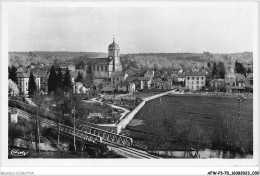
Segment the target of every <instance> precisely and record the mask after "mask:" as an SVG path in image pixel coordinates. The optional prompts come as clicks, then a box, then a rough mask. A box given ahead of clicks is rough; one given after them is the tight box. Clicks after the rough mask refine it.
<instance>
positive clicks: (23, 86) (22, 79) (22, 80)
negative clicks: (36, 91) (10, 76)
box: [16, 70, 29, 95]
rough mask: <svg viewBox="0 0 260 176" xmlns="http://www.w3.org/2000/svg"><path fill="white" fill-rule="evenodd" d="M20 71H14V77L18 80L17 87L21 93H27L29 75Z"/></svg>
mask: <svg viewBox="0 0 260 176" xmlns="http://www.w3.org/2000/svg"><path fill="white" fill-rule="evenodd" d="M20 71H21V70H19V72H17V73H16V77H17V80H18V88H19V91H20V93H21V94H23V95H28V91H29V90H28V86H29V85H28V84H29V75H28V74H26V73H24V72H20Z"/></svg>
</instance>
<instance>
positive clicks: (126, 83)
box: [117, 81, 130, 86]
mask: <svg viewBox="0 0 260 176" xmlns="http://www.w3.org/2000/svg"><path fill="white" fill-rule="evenodd" d="M129 85H130V83H129V82H128V81H122V82H120V83H118V84H117V86H129Z"/></svg>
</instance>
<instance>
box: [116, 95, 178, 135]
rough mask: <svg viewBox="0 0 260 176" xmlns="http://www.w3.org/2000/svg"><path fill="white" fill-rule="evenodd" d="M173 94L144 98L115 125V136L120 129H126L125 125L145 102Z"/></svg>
mask: <svg viewBox="0 0 260 176" xmlns="http://www.w3.org/2000/svg"><path fill="white" fill-rule="evenodd" d="M174 92H175V90H171V91H168V92H164V93H160V94H157V95H153V96H150V97H147V98H144V99H143V101H142V102H141V103H140V104H139V105H138V106H137V107H136V108H135V109H133V110H132V111H131V112H130V113H129V114H128V115H127V116H126V117H125V118H124V119H123V120H122V121H121V122H119V123H118V124H117V134H119V133H120V132H121V130H122V128H125V127H126V125H127V124H128V123H129V122H130V121H131V120H132V119H133V118H134V116H135V114H137V113H138V112H139V110H140V109H141V108H142V107H143V106H144V105H145V103H146V102H147V101H150V100H153V99H155V98H159V97H162V96H164V95H167V94H169V93H174Z"/></svg>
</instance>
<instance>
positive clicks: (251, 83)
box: [246, 73, 253, 85]
mask: <svg viewBox="0 0 260 176" xmlns="http://www.w3.org/2000/svg"><path fill="white" fill-rule="evenodd" d="M246 79H247V80H248V81H249V84H250V85H253V73H249V74H248V75H247V76H246Z"/></svg>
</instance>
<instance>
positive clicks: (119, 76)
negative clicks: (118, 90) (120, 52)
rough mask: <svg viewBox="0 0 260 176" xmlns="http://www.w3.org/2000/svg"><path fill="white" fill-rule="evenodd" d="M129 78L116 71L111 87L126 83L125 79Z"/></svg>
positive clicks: (123, 73)
mask: <svg viewBox="0 0 260 176" xmlns="http://www.w3.org/2000/svg"><path fill="white" fill-rule="evenodd" d="M127 77H128V74H127V73H125V72H122V71H116V72H112V74H111V85H112V86H115V85H117V84H118V83H120V82H122V81H125V79H126V78H127Z"/></svg>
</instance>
